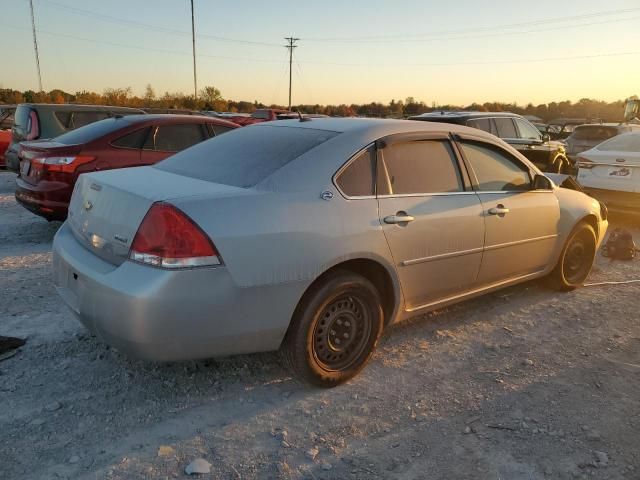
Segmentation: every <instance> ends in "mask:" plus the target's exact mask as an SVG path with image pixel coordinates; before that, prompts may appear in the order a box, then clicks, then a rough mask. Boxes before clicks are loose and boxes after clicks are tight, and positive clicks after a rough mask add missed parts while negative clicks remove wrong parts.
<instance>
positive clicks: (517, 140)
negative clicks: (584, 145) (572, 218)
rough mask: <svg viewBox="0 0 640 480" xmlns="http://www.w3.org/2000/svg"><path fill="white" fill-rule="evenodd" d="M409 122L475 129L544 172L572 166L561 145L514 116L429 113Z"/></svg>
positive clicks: (510, 114)
mask: <svg viewBox="0 0 640 480" xmlns="http://www.w3.org/2000/svg"><path fill="white" fill-rule="evenodd" d="M410 120H421V121H425V122H444V123H456V124H458V125H466V126H468V127H474V128H478V129H480V130H484V131H485V132H489V133H492V134H493V135H495V136H497V137H500V138H501V139H502V140H504V141H505V142H507V143H508V144H509V145H511V146H512V147H514V148H515V149H516V150H518V151H519V152H520V153H522V154H523V155H524V156H525V157H527V158H528V159H529V160H530V161H531V162H533V163H534V164H535V165H536V166H537V167H538V168H539V169H540V170H542V171H543V172H550V173H569V172H570V171H571V170H572V165H571V163H570V162H569V159H568V158H567V154H566V152H565V149H564V145H563V144H562V143H560V142H555V141H551V140H550V139H549V136H548V135H545V134H542V133H541V132H540V131H539V130H538V129H537V128H536V127H535V126H534V125H533V124H532V123H531V122H529V121H528V120H526V119H525V118H523V117H521V116H520V115H516V114H515V113H503V112H500V113H491V112H463V111H460V112H431V113H423V114H422V115H417V116H415V117H411V118H410Z"/></svg>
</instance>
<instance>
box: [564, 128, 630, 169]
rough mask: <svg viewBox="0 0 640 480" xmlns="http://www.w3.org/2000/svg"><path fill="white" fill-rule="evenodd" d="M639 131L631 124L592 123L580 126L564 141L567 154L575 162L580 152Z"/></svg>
mask: <svg viewBox="0 0 640 480" xmlns="http://www.w3.org/2000/svg"><path fill="white" fill-rule="evenodd" d="M633 131H640V125H637V124H633V123H593V124H588V125H580V126H578V127H576V128H575V129H574V130H573V133H571V135H569V136H568V137H567V139H566V144H567V154H568V155H569V158H571V159H572V160H573V161H575V160H576V159H577V157H578V155H580V154H581V153H582V152H586V151H587V150H590V149H592V148H593V147H595V146H596V145H598V144H600V143H602V142H604V141H605V140H609V139H610V138H613V137H615V136H616V135H620V134H623V133H628V132H633Z"/></svg>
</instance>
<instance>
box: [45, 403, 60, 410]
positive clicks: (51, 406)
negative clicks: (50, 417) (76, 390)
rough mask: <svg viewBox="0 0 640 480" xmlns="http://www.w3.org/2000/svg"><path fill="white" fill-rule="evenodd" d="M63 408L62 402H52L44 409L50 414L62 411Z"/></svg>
mask: <svg viewBox="0 0 640 480" xmlns="http://www.w3.org/2000/svg"><path fill="white" fill-rule="evenodd" d="M61 407H62V405H60V402H52V403H50V404H48V405H45V407H44V409H45V410H46V411H48V412H55V411H56V410H60V408H61Z"/></svg>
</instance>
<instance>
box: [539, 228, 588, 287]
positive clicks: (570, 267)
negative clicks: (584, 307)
mask: <svg viewBox="0 0 640 480" xmlns="http://www.w3.org/2000/svg"><path fill="white" fill-rule="evenodd" d="M596 243H597V240H596V233H595V231H594V229H593V227H592V226H591V225H589V224H588V223H585V222H581V223H579V224H578V225H577V226H576V228H574V230H573V231H572V232H571V234H570V235H569V238H568V239H567V242H566V243H565V246H564V248H563V249H562V253H561V254H560V258H559V260H558V264H557V265H556V267H555V269H554V270H553V272H551V275H550V276H549V278H550V280H551V282H552V285H553V286H554V287H555V288H557V289H559V290H573V289H574V288H577V287H579V286H581V285H582V284H583V283H584V281H585V280H586V279H587V277H588V276H589V273H590V272H591V267H592V266H593V260H594V259H595V256H596Z"/></svg>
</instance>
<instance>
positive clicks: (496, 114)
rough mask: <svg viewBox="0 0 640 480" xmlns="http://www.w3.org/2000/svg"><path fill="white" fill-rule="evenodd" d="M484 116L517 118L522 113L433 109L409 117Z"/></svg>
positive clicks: (463, 117) (460, 117)
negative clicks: (432, 110)
mask: <svg viewBox="0 0 640 480" xmlns="http://www.w3.org/2000/svg"><path fill="white" fill-rule="evenodd" d="M486 117H518V118H523V117H522V115H518V114H517V113H512V112H467V111H463V110H456V111H447V110H440V111H434V112H427V113H423V114H421V115H414V116H412V117H410V118H428V119H432V118H448V119H451V118H459V119H466V118H486Z"/></svg>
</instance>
